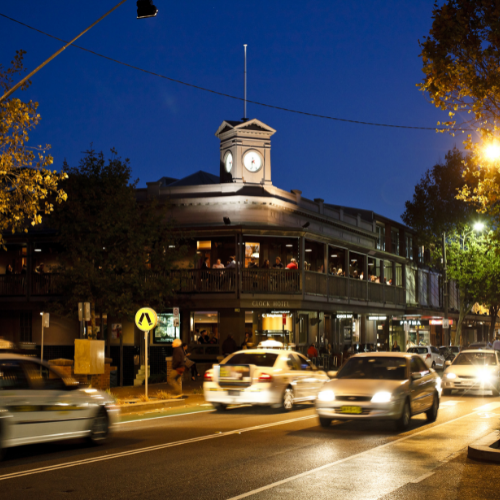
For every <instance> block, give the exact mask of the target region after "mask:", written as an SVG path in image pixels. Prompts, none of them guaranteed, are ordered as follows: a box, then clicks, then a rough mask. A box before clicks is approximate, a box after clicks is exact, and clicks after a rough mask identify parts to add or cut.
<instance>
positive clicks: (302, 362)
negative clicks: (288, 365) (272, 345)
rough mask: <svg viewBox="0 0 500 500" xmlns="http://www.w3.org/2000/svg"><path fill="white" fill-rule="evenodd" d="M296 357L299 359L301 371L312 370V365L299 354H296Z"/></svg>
mask: <svg viewBox="0 0 500 500" xmlns="http://www.w3.org/2000/svg"><path fill="white" fill-rule="evenodd" d="M297 356H298V358H299V363H300V369H301V370H307V371H311V370H312V369H313V364H312V363H311V362H310V361H309V360H308V359H307V358H305V357H304V356H302V355H301V354H298V355H297Z"/></svg>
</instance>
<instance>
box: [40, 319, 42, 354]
mask: <svg viewBox="0 0 500 500" xmlns="http://www.w3.org/2000/svg"><path fill="white" fill-rule="evenodd" d="M40 357H41V359H42V361H43V316H42V352H41V356H40Z"/></svg>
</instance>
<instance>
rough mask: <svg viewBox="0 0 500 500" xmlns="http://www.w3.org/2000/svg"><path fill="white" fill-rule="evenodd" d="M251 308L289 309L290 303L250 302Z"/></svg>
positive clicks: (278, 301) (285, 301)
mask: <svg viewBox="0 0 500 500" xmlns="http://www.w3.org/2000/svg"><path fill="white" fill-rule="evenodd" d="M252 307H276V308H289V307H290V302H288V301H287V300H252Z"/></svg>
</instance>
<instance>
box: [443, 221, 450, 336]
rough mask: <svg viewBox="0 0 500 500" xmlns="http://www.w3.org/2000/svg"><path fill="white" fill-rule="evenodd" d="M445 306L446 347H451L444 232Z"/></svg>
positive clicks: (444, 234)
mask: <svg viewBox="0 0 500 500" xmlns="http://www.w3.org/2000/svg"><path fill="white" fill-rule="evenodd" d="M443 305H444V319H443V330H444V331H445V332H446V333H445V338H444V342H443V343H444V345H450V344H451V342H450V340H451V339H450V338H449V337H450V335H449V332H450V322H449V320H448V275H447V268H446V232H445V231H443Z"/></svg>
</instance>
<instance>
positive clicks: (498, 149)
mask: <svg viewBox="0 0 500 500" xmlns="http://www.w3.org/2000/svg"><path fill="white" fill-rule="evenodd" d="M483 155H484V156H485V158H486V159H487V160H489V161H496V160H498V159H499V158H500V144H497V143H495V142H492V143H491V144H488V145H487V146H485V147H484V149H483Z"/></svg>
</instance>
